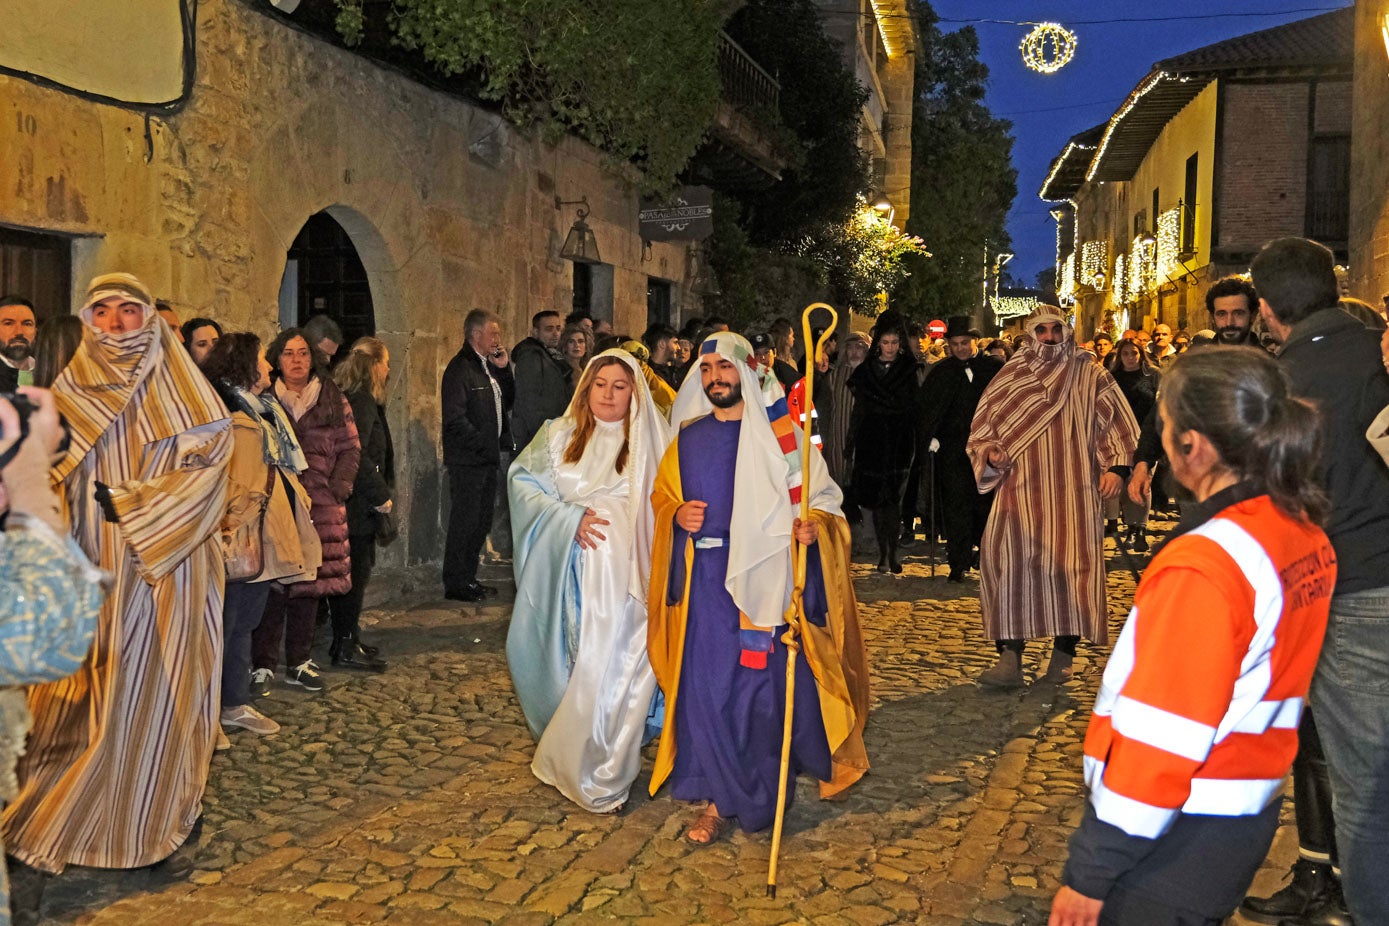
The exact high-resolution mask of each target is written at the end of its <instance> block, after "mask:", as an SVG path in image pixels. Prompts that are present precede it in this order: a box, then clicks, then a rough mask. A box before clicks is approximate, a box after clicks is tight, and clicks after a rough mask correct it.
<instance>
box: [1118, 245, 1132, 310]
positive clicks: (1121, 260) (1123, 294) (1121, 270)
mask: <svg viewBox="0 0 1389 926" xmlns="http://www.w3.org/2000/svg"><path fill="white" fill-rule="evenodd" d="M1127 260H1128V255H1125V254H1120V255H1119V256H1118V257H1116V258H1114V304H1115V305H1123V304H1124V303H1125V302H1128V296H1129V275H1128V267H1127V266H1126V264H1125V262H1126V261H1127Z"/></svg>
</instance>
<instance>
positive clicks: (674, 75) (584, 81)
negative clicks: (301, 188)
mask: <svg viewBox="0 0 1389 926" xmlns="http://www.w3.org/2000/svg"><path fill="white" fill-rule="evenodd" d="M336 2H337V5H338V9H339V13H338V21H337V24H338V30H339V32H340V33H341V34H342V35H343V37H344V38H345V39H346V40H347V41H348V42H349V43H353V42H356V41H358V40H360V39H361V37H362V34H363V30H365V29H367V28H371V27H372V25H373V24H372V23H370V22H369V21H368V19H367V17H366V16H364V10H363V3H364V0H336ZM728 6H729V4H728V0H660V2H651V0H393V2H392V3H391V4H390V7H389V14H388V15H387V18H386V19H387V21H386V24H385V28H389V29H390V31H391V32H392V34H393V38H394V41H395V42H396V43H397V44H398V45H400V46H402V47H404V48H406V49H410V50H414V51H418V52H419V53H420V55H421V56H422V57H423V58H424V59H425V61H427V62H428V63H429V64H431V65H432V66H433V67H435V68H437V69H438V71H439V72H440V73H441V74H444V75H448V76H452V75H457V74H462V73H475V74H477V75H478V76H479V78H480V86H481V91H480V93H481V95H482V97H483V99H484V100H489V101H495V102H498V103H500V104H501V106H502V108H503V111H504V112H505V113H506V114H507V116H508V118H510V119H512V120H513V121H514V122H517V123H518V124H521V125H535V126H538V127H540V128H542V129H545V130H548V131H549V132H551V133H553V134H558V133H561V132H564V131H572V132H575V133H576V134H578V135H579V136H580V137H582V138H584V139H585V140H587V141H589V142H591V143H592V144H594V145H596V146H597V147H599V148H601V149H603V150H604V151H607V152H609V153H611V154H612V155H614V156H615V157H617V158H621V159H624V160H635V161H637V162H638V164H639V165H640V166H641V168H642V171H643V176H644V179H643V184H642V185H643V187H644V189H646V190H647V191H649V192H659V191H665V190H668V189H670V188H671V187H672V186H674V184H675V183H676V179H677V176H678V175H679V173H680V171H681V170H682V169H684V167H685V165H686V163H687V162H688V161H689V159H690V157H691V156H692V155H693V154H694V152H695V150H696V149H697V148H698V146H699V144H700V142H701V141H702V140H703V138H704V134H705V131H706V130H707V128H708V126H709V125H710V123H711V122H712V120H713V117H714V113H715V111H716V108H717V106H718V101H719V91H720V85H719V76H718V68H717V62H718V59H717V54H718V41H719V28H720V25H721V23H722V21H723V18H724V15H725V14H726V13H727V11H728Z"/></svg>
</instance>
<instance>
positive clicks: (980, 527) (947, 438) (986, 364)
mask: <svg viewBox="0 0 1389 926" xmlns="http://www.w3.org/2000/svg"><path fill="white" fill-rule="evenodd" d="M945 344H946V348H947V350H948V354H947V356H946V358H945V359H944V360H942V361H941V362H940V363H937V364H935V365H934V366H932V367H931V369H930V371H929V372H928V373H927V374H926V381H925V382H924V383H922V386H921V405H922V409H921V425H920V427H921V441H920V442H921V443H923V444H924V445H925V446H926V448H927V451H928V452H929V453H931V454H933V455H934V456H933V460H934V468H935V477H936V480H937V483H938V484H939V485H940V502H941V520H942V521H943V522H944V527H945V544H946V557H947V560H948V561H949V563H950V575H949V576H948V579H949V581H951V582H963V581H964V580H965V572H966V570H968V569H969V568H970V567H971V566H972V565H974V548H975V547H977V546H979V545H980V544H981V543H982V542H983V539H984V525H985V524H987V523H988V520H989V509H990V508H991V507H992V506H993V500H994V497H993V493H992V492H979V491H977V488H976V486H975V483H974V468H973V467H972V466H971V465H970V462H969V455H968V454H966V453H965V442H966V441H968V440H969V428H970V423H971V422H972V421H973V420H974V412H975V410H976V409H977V408H978V407H979V399H980V397H981V396H982V395H983V394H984V389H985V388H986V387H987V386H988V385H989V383H991V382H993V378H994V376H995V375H996V374H997V373H998V371H999V370H1000V369H1001V368H1002V367H1003V364H1002V363H1000V362H999V361H998V360H996V359H994V358H993V357H989V356H987V355H984V354H981V353H979V332H978V331H975V330H974V329H973V328H971V327H970V324H969V317H968V316H965V315H957V316H955V317H954V318H951V319H950V320H949V321H948V322H947V323H946V328H945Z"/></svg>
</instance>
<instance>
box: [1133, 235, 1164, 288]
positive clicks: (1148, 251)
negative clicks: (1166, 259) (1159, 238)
mask: <svg viewBox="0 0 1389 926" xmlns="http://www.w3.org/2000/svg"><path fill="white" fill-rule="evenodd" d="M1129 254H1130V257H1129V286H1128V297H1129V301H1130V302H1136V301H1137V300H1139V299H1141V298H1143V295H1144V294H1145V293H1148V292H1151V291H1152V290H1153V289H1154V288H1155V284H1156V282H1157V274H1156V273H1155V270H1156V267H1155V266H1154V259H1155V258H1156V256H1157V242H1156V241H1154V240H1153V238H1152V236H1151V235H1139V236H1138V237H1136V238H1134V239H1133V245H1132V246H1131V247H1130V248H1129Z"/></svg>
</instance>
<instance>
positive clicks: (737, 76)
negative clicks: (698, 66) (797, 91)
mask: <svg viewBox="0 0 1389 926" xmlns="http://www.w3.org/2000/svg"><path fill="white" fill-rule="evenodd" d="M718 63H719V81H720V83H721V85H722V91H723V92H722V97H723V98H722V99H721V100H720V103H719V110H718V114H717V115H716V116H715V118H714V124H713V125H712V126H711V127H710V132H709V140H708V141H707V142H706V143H705V145H704V146H703V147H702V148H701V149H700V151H699V153H698V154H697V155H696V156H695V164H694V165H693V169H692V171H691V173H692V175H694V176H698V177H700V178H702V182H706V183H710V184H712V185H713V186H715V187H719V188H723V189H739V188H742V189H746V188H758V187H764V186H766V185H767V184H769V183H772V182H774V181H776V180H778V179H780V177H781V171H782V170H783V169H784V168H785V167H786V158H785V156H784V154H783V153H782V151H781V150H780V149H779V146H778V141H777V139H778V138H779V136H780V131H781V130H780V120H781V84H780V83H778V82H777V79H776V78H775V77H773V76H772V75H771V74H769V73H767V69H766V68H764V67H762V65H760V64H758V63H757V62H756V61H755V60H753V57H752V55H750V54H748V53H747V51H746V50H745V49H744V48H743V47H742V46H741V45H739V44H738V43H737V42H735V41H733V39H732V38H731V37H730V36H729V35H728V34H727V33H724V32H720V33H719V62H718Z"/></svg>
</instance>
